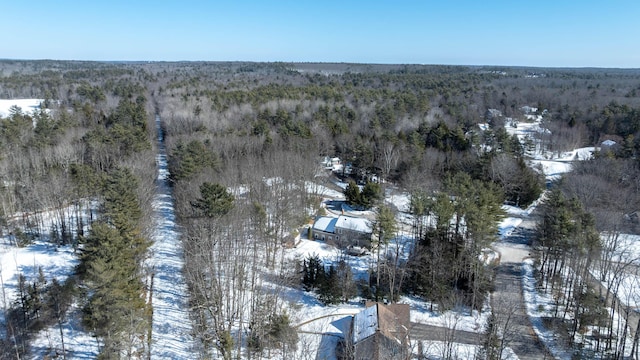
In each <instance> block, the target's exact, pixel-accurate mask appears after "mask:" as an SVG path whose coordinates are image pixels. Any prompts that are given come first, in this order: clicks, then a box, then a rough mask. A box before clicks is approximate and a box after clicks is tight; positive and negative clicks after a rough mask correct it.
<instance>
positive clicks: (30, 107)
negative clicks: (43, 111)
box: [0, 99, 44, 117]
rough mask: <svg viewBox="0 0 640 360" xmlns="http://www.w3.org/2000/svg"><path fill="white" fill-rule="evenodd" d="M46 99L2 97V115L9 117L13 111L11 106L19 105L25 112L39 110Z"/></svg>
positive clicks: (0, 102) (0, 108) (0, 110)
mask: <svg viewBox="0 0 640 360" xmlns="http://www.w3.org/2000/svg"><path fill="white" fill-rule="evenodd" d="M43 101H44V99H0V117H7V116H9V114H10V113H11V112H10V110H11V107H12V106H17V107H19V108H20V109H21V110H22V112H23V113H25V114H29V113H32V112H34V111H37V110H38V109H39V108H40V104H41V103H42V102H43Z"/></svg>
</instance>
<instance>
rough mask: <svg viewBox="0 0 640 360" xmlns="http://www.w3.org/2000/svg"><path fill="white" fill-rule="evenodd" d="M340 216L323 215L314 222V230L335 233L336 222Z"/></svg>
mask: <svg viewBox="0 0 640 360" xmlns="http://www.w3.org/2000/svg"><path fill="white" fill-rule="evenodd" d="M337 221H338V218H334V217H328V216H322V217H319V218H318V219H317V220H316V222H315V223H313V230H318V231H324V232H329V233H333V232H335V230H336V222H337Z"/></svg>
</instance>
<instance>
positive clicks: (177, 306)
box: [146, 117, 194, 359]
mask: <svg viewBox="0 0 640 360" xmlns="http://www.w3.org/2000/svg"><path fill="white" fill-rule="evenodd" d="M156 125H157V129H158V143H159V150H158V152H159V153H158V155H157V157H156V162H157V165H158V178H157V179H156V194H155V196H154V199H153V210H154V216H153V220H154V222H155V224H154V229H155V232H154V234H153V237H152V240H153V245H152V246H151V249H150V251H149V252H150V259H149V260H148V261H147V264H146V265H147V266H148V267H149V268H150V271H151V273H153V293H152V301H151V304H152V307H153V324H152V335H151V343H152V345H151V358H152V359H188V358H190V357H191V356H192V355H193V353H194V352H193V349H194V340H193V337H192V336H191V333H192V331H191V319H190V318H189V301H188V299H189V298H188V292H187V286H186V283H185V281H184V278H183V276H182V268H183V265H184V261H183V256H182V244H181V242H180V234H179V232H178V229H177V227H176V223H175V210H174V206H173V197H172V191H171V187H170V186H169V183H168V177H169V170H168V163H167V154H166V149H165V147H164V143H163V139H162V132H161V130H160V119H159V117H157V118H156Z"/></svg>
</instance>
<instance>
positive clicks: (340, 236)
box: [312, 215, 372, 248]
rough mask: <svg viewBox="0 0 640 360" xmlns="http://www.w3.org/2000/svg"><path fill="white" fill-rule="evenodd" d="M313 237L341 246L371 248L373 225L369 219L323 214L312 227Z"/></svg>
mask: <svg viewBox="0 0 640 360" xmlns="http://www.w3.org/2000/svg"><path fill="white" fill-rule="evenodd" d="M312 232H313V239H315V240H323V241H326V242H327V243H330V244H334V245H336V246H338V247H341V248H348V247H365V248H371V235H372V230H371V225H370V224H369V221H368V220H367V219H362V218H357V217H352V216H346V215H341V216H339V217H337V218H336V217H328V216H321V217H319V218H317V219H316V221H315V222H314V224H313V228H312Z"/></svg>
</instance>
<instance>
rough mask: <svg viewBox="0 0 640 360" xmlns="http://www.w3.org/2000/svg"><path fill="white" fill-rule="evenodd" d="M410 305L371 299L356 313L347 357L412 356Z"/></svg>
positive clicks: (392, 358) (396, 358)
mask: <svg viewBox="0 0 640 360" xmlns="http://www.w3.org/2000/svg"><path fill="white" fill-rule="evenodd" d="M409 311H410V309H409V305H408V304H390V305H384V304H381V303H375V302H367V304H366V308H365V309H364V310H363V311H361V312H359V313H357V314H356V315H354V316H353V321H352V325H351V329H350V332H349V334H348V339H347V344H346V346H347V349H348V350H347V351H346V354H347V356H346V357H347V358H350V359H353V360H364V359H366V360H382V359H384V360H405V359H409V357H410V355H411V353H410V351H409V326H410V324H411V322H410V318H409Z"/></svg>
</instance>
